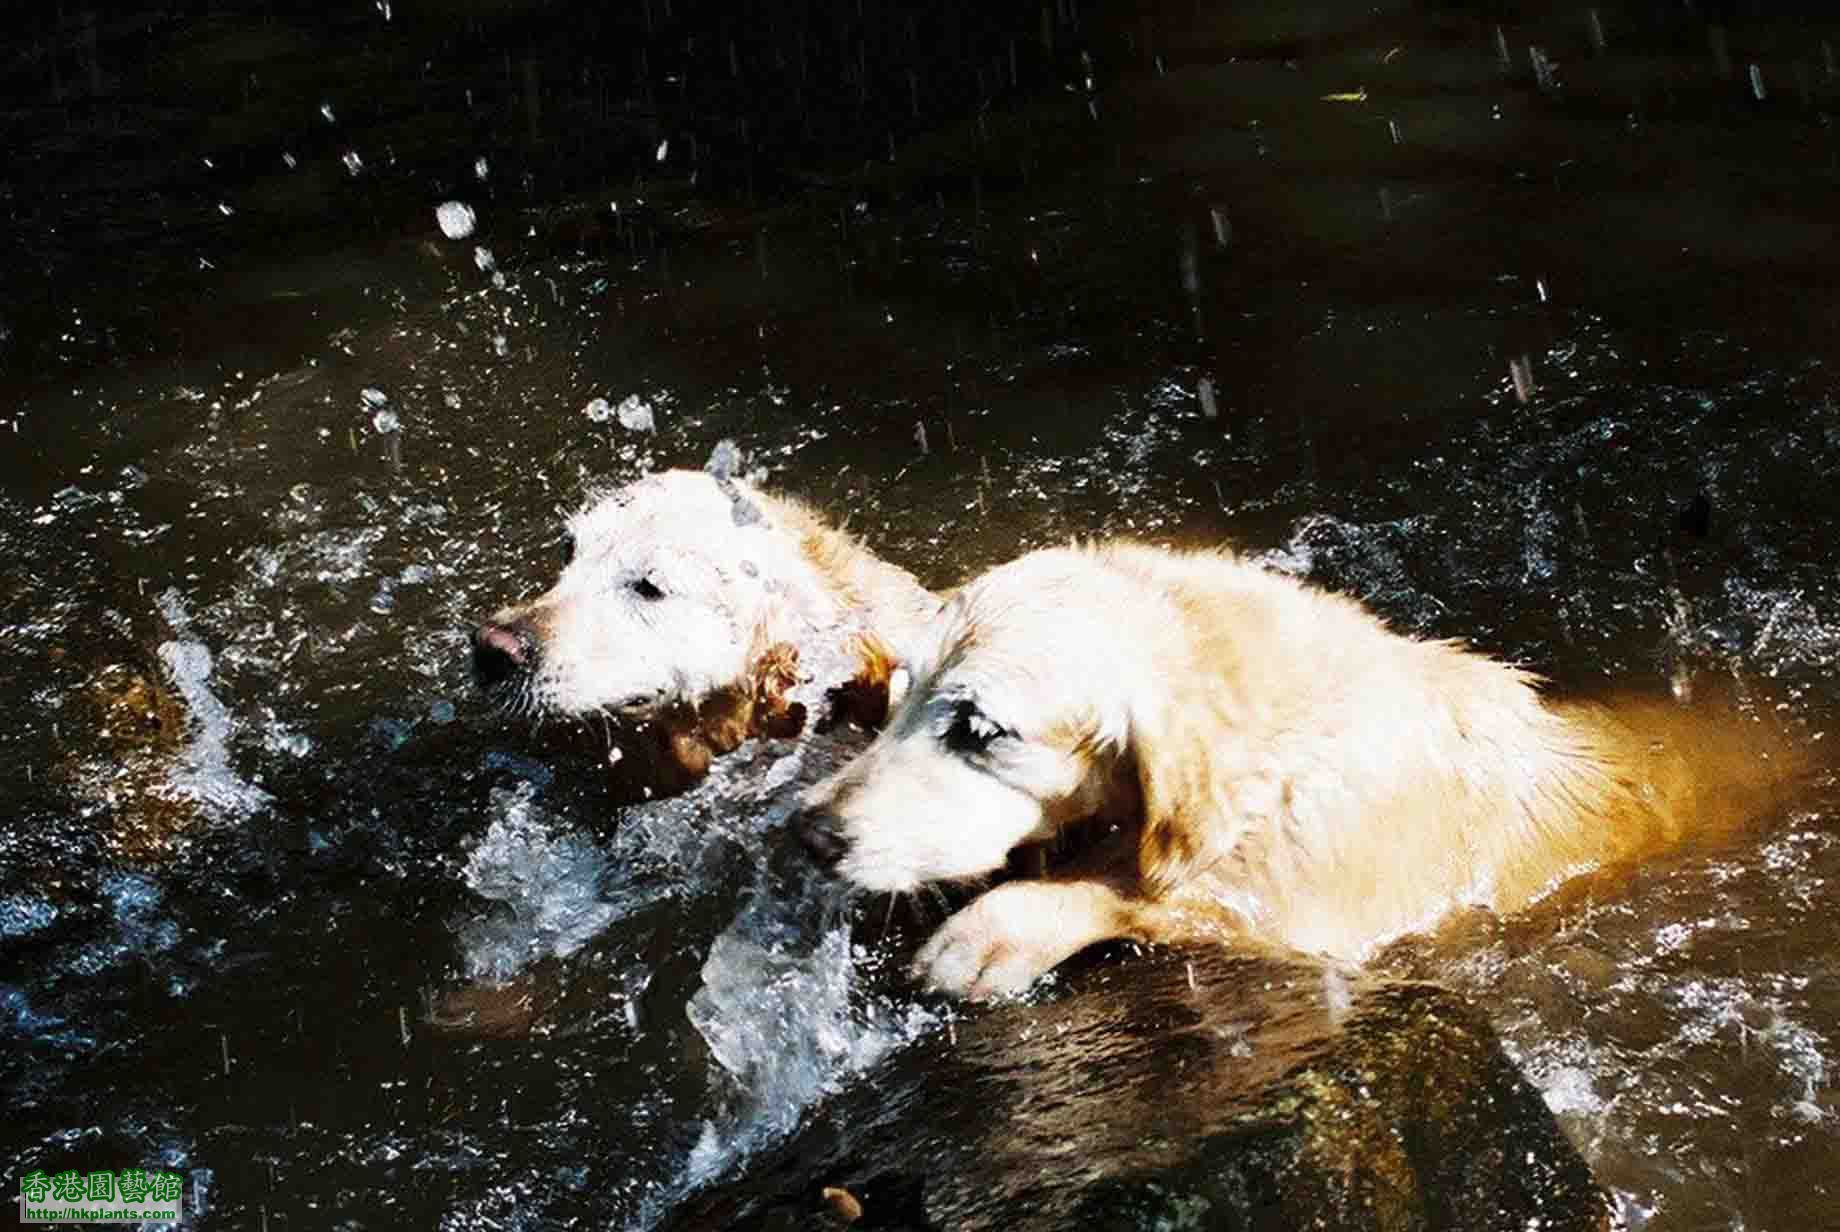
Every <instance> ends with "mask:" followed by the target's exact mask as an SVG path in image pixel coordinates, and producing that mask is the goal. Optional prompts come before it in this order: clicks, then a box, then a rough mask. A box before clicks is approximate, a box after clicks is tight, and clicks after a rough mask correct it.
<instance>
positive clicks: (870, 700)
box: [817, 633, 912, 732]
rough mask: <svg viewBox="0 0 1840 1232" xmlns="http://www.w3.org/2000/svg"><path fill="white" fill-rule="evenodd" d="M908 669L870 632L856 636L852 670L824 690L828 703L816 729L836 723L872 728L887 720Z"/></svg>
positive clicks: (904, 686) (827, 728)
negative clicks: (843, 680) (852, 672)
mask: <svg viewBox="0 0 1840 1232" xmlns="http://www.w3.org/2000/svg"><path fill="white" fill-rule="evenodd" d="M911 679H912V678H911V676H910V675H909V673H908V670H907V669H906V668H905V667H903V666H901V664H900V662H899V661H898V660H897V659H896V658H895V654H894V651H893V650H892V649H891V648H890V647H889V646H888V644H887V643H886V642H884V641H882V639H881V638H879V637H877V636H875V635H874V634H873V633H862V634H859V635H858V636H857V638H856V674H855V675H854V676H852V677H850V679H848V680H847V681H845V682H844V683H842V684H840V685H835V686H833V687H832V688H831V689H829V690H828V691H827V692H826V693H825V701H826V702H827V703H829V704H828V706H827V707H826V713H825V715H824V717H823V719H822V720H820V721H819V724H818V728H817V730H818V731H820V732H827V731H830V730H831V729H833V728H835V727H836V726H837V725H838V724H840V723H845V724H849V725H851V726H854V727H860V728H862V729H863V730H865V731H875V730H877V729H879V728H880V727H881V726H882V724H884V723H886V722H887V721H888V712H889V711H891V710H893V709H894V708H895V706H896V705H898V704H899V703H900V700H901V695H902V694H903V693H905V692H906V691H907V686H908V684H909V683H910V682H911Z"/></svg>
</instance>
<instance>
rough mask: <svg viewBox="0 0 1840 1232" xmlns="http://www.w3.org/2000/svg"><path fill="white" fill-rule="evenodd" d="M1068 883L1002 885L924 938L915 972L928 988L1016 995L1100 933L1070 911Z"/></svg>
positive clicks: (984, 997) (968, 994)
mask: <svg viewBox="0 0 1840 1232" xmlns="http://www.w3.org/2000/svg"><path fill="white" fill-rule="evenodd" d="M1068 898H1069V893H1068V890H1067V888H1066V887H1062V886H1056V885H1047V884H1043V883H1041V882H1011V883H1010V884H1008V885H1004V886H998V887H997V888H996V889H994V890H991V891H990V892H989V893H987V894H984V895H982V896H981V897H979V898H977V899H976V900H974V901H973V902H972V903H971V904H970V905H969V906H967V907H965V908H964V910H962V911H960V912H959V913H958V914H957V915H954V916H953V917H952V918H951V919H949V920H947V921H946V922H945V923H944V924H942V925H940V927H939V931H938V932H936V933H934V934H933V935H932V936H931V937H929V938H927V942H926V944H925V945H923V946H921V947H920V952H919V953H918V954H917V955H915V957H914V964H913V974H914V978H916V979H917V980H919V981H920V982H921V983H922V984H923V985H925V986H926V987H927V988H928V989H930V990H932V991H934V992H940V993H945V994H947V995H949V996H954V997H964V998H966V999H968V1000H972V1001H988V1000H991V999H992V998H995V997H1008V996H1015V995H1017V994H1018V993H1021V992H1024V991H1026V990H1027V989H1028V987H1029V985H1031V984H1033V983H1034V982H1035V981H1036V980H1038V979H1040V978H1041V977H1042V976H1043V975H1045V974H1046V973H1047V972H1048V971H1050V970H1051V969H1053V968H1054V967H1055V966H1056V965H1057V964H1058V963H1060V962H1061V960H1062V959H1064V958H1066V957H1067V956H1068V955H1070V954H1072V953H1073V952H1074V951H1076V950H1078V949H1080V948H1082V947H1083V946H1084V945H1086V944H1087V943H1088V942H1090V941H1092V940H1095V939H1096V937H1095V936H1094V935H1093V934H1092V932H1091V930H1089V929H1087V928H1086V927H1084V925H1085V920H1084V919H1083V918H1082V916H1083V913H1081V912H1078V911H1069V909H1068V908H1069V903H1068Z"/></svg>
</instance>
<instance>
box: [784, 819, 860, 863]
mask: <svg viewBox="0 0 1840 1232" xmlns="http://www.w3.org/2000/svg"><path fill="white" fill-rule="evenodd" d="M792 828H793V830H794V831H795V832H796V833H797V834H798V836H799V842H800V843H802V844H804V847H805V850H806V851H808V852H810V853H811V858H812V859H813V860H815V861H817V864H818V867H819V868H835V867H836V865H837V861H839V860H841V859H843V853H844V852H846V851H848V850H849V849H850V840H849V839H847V838H845V837H844V836H843V828H842V823H841V822H840V821H839V820H838V818H837V816H836V814H834V813H828V812H826V811H825V810H823V809H816V808H808V809H800V810H799V813H798V815H797V816H796V817H794V818H793V819H792Z"/></svg>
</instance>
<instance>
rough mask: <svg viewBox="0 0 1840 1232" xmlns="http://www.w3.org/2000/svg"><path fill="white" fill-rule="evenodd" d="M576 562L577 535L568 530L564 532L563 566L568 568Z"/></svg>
mask: <svg viewBox="0 0 1840 1232" xmlns="http://www.w3.org/2000/svg"><path fill="white" fill-rule="evenodd" d="M574 563H575V536H574V535H571V534H570V533H569V532H568V531H566V530H565V531H563V532H562V567H563V568H564V569H567V568H568V567H569V566H570V565H572V564H574Z"/></svg>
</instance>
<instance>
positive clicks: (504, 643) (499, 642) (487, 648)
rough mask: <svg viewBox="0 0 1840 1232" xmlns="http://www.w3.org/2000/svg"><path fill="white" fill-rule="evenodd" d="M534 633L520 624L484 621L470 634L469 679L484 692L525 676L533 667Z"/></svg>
mask: <svg viewBox="0 0 1840 1232" xmlns="http://www.w3.org/2000/svg"><path fill="white" fill-rule="evenodd" d="M536 662H537V631H536V630H535V629H533V628H531V627H530V625H529V624H528V623H526V622H525V621H522V620H514V621H511V622H510V623H508V624H500V623H498V622H497V621H495V620H488V621H486V623H484V624H483V625H480V626H479V628H477V629H475V630H474V631H473V675H474V676H475V677H476V678H477V679H478V681H479V683H480V684H481V685H482V686H484V687H485V688H488V689H493V688H497V687H498V686H499V685H502V684H505V683H506V682H508V681H512V680H516V679H517V678H519V677H520V676H525V675H528V674H529V673H530V671H531V670H532V669H533V668H534V667H535V666H536Z"/></svg>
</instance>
